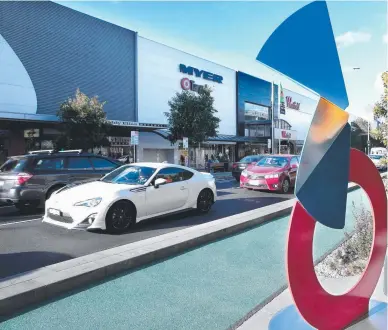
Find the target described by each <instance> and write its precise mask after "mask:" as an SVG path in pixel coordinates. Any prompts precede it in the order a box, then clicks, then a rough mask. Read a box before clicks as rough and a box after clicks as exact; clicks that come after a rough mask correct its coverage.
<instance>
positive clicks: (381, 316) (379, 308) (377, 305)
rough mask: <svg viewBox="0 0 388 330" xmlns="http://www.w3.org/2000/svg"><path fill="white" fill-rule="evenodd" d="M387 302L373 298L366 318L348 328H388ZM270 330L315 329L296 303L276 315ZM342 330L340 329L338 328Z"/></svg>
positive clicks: (364, 329) (355, 329)
mask: <svg viewBox="0 0 388 330" xmlns="http://www.w3.org/2000/svg"><path fill="white" fill-rule="evenodd" d="M387 307H388V305H387V303H385V302H381V301H376V300H371V301H370V302H369V313H368V316H367V317H365V318H364V319H362V320H360V321H358V322H355V323H353V324H352V325H351V326H349V327H348V329H353V330H386V329H388V328H387V325H388V324H387V317H388V314H387ZM268 329H269V330H289V329H293V330H315V329H316V328H314V327H312V326H311V325H310V324H308V323H307V322H306V321H305V320H304V319H303V317H302V316H301V315H300V313H299V311H298V309H297V308H296V306H295V305H290V306H288V307H286V308H284V309H282V310H281V311H280V312H278V313H277V314H275V315H274V317H273V318H272V320H271V321H270V323H269V326H268ZM338 330H340V329H338Z"/></svg>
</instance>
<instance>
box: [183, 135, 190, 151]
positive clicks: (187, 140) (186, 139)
mask: <svg viewBox="0 0 388 330" xmlns="http://www.w3.org/2000/svg"><path fill="white" fill-rule="evenodd" d="M183 148H184V149H188V148H189V138H187V137H184V138H183Z"/></svg>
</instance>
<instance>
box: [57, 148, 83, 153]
mask: <svg viewBox="0 0 388 330" xmlns="http://www.w3.org/2000/svg"><path fill="white" fill-rule="evenodd" d="M58 152H60V153H65V152H71V153H78V154H80V153H82V149H74V150H61V151H58Z"/></svg>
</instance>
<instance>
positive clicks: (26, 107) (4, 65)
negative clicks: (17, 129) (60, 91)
mask: <svg viewBox="0 0 388 330" xmlns="http://www.w3.org/2000/svg"><path fill="white" fill-rule="evenodd" d="M36 110H37V100H36V93H35V89H34V86H33V85H32V81H31V79H30V76H29V75H28V73H27V71H26V69H25V68H24V66H23V63H22V62H21V61H20V59H19V58H18V56H17V55H16V54H15V52H14V51H13V50H12V48H11V46H10V45H9V44H8V43H7V42H6V41H5V39H4V38H3V37H2V36H1V35H0V112H20V113H27V114H36Z"/></svg>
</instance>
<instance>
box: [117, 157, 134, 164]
mask: <svg viewBox="0 0 388 330" xmlns="http://www.w3.org/2000/svg"><path fill="white" fill-rule="evenodd" d="M117 160H118V161H119V162H120V163H122V164H129V163H131V162H132V157H131V156H130V155H124V156H122V157H120V158H118V159H117Z"/></svg>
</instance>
